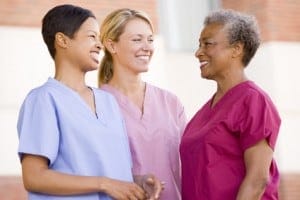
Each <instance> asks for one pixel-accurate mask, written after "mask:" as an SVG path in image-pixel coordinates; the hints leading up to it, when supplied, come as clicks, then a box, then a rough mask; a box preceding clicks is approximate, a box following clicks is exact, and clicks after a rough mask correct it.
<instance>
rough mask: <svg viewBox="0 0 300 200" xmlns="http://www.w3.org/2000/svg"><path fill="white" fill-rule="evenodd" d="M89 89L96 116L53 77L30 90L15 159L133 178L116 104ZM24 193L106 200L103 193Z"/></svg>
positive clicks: (59, 199) (36, 197) (38, 199)
mask: <svg viewBox="0 0 300 200" xmlns="http://www.w3.org/2000/svg"><path fill="white" fill-rule="evenodd" d="M91 89H92V91H93V93H94V98H95V106H96V114H95V113H94V112H93V111H92V110H91V109H90V107H89V106H88V105H87V104H86V102H85V101H84V100H83V99H82V98H81V97H80V95H79V94H78V93H76V92H75V91H73V90H72V89H70V88H69V87H67V86H65V85H63V84H62V83H60V82H58V81H57V80H55V79H52V78H49V79H48V81H47V82H46V83H45V84H44V85H42V86H40V87H38V88H35V89H33V90H32V91H31V92H30V93H29V94H28V95H27V97H26V99H25V101H24V103H23V105H22V107H21V110H20V113H19V120H18V125H17V128H18V134H19V149H18V153H19V155H20V158H21V157H22V155H23V154H33V155H40V156H43V157H45V158H47V159H48V160H49V168H50V169H52V170H55V171H58V172H62V173H66V174H71V175H81V176H105V177H109V178H113V179H118V180H124V181H130V182H132V172H131V167H132V163H131V156H130V151H129V145H128V138H127V134H126V132H125V126H124V122H123V118H122V117H121V112H120V110H119V107H118V104H117V102H116V100H115V99H114V97H113V96H112V95H110V94H109V93H107V92H105V91H101V90H99V89H96V88H91ZM45 181H47V180H45ZM57 181H59V180H57ZM28 197H29V199H30V200H43V199H47V200H48V199H53V200H54V199H55V200H66V199H70V200H71V199H73V200H75V199H80V200H111V198H110V197H109V196H107V195H105V194H103V193H90V194H84V195H75V196H53V195H46V194H38V193H31V192H29V194H28Z"/></svg>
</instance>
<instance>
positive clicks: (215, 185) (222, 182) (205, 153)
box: [180, 81, 281, 200]
mask: <svg viewBox="0 0 300 200" xmlns="http://www.w3.org/2000/svg"><path fill="white" fill-rule="evenodd" d="M211 103H212V99H210V100H209V101H208V102H207V103H206V104H205V105H204V106H203V107H202V108H201V109H200V110H199V111H198V112H197V113H196V115H195V116H194V117H193V118H192V119H191V121H190V122H189V123H188V125H187V127H186V129H185V131H184V135H183V137H182V141H181V144H180V156H181V161H182V197H183V198H182V199H183V200H195V199H197V200H201V199H213V200H219V199H220V200H223V199H236V196H237V193H238V190H239V187H240V184H241V182H242V180H243V179H244V177H245V171H246V169H245V165H244V157H243V156H244V152H245V150H246V149H248V148H249V147H252V146H253V145H255V144H256V143H257V142H258V141H260V140H263V139H266V141H267V142H268V144H269V145H270V147H271V148H272V149H273V150H274V147H275V143H276V139H277V136H278V132H279V127H280V122H281V120H280V117H279V115H278V112H277V110H276V108H275V106H274V105H273V103H272V101H271V99H270V98H269V97H268V96H267V94H266V93H265V92H263V91H262V90H261V89H260V88H259V87H258V86H256V85H255V84H254V83H253V82H251V81H246V82H243V83H240V84H239V85H237V86H235V87H233V88H232V89H230V90H229V91H228V92H227V93H226V94H225V95H224V96H223V97H222V99H221V100H220V101H219V102H218V103H217V104H216V105H215V106H214V107H213V108H212V107H211ZM269 173H270V175H269V176H270V178H269V182H268V185H267V186H266V190H265V192H264V194H263V197H262V199H263V200H275V199H278V184H279V173H278V169H277V166H276V164H275V161H274V160H272V163H271V166H270V169H269Z"/></svg>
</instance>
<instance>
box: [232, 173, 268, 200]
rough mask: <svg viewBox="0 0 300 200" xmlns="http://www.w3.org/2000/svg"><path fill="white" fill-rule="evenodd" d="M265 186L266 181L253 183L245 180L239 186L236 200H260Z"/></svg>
mask: <svg viewBox="0 0 300 200" xmlns="http://www.w3.org/2000/svg"><path fill="white" fill-rule="evenodd" d="M266 185H267V179H264V178H261V179H257V180H255V181H251V180H247V179H245V180H244V181H243V183H242V184H241V186H240V189H239V192H238V195H237V198H236V199H237V200H260V199H261V197H262V195H263V193H264V191H265V188H266Z"/></svg>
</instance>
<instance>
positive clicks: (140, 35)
mask: <svg viewBox="0 0 300 200" xmlns="http://www.w3.org/2000/svg"><path fill="white" fill-rule="evenodd" d="M131 36H139V37H143V36H144V35H143V34H132V35H131ZM147 37H153V34H151V35H148V36H147Z"/></svg>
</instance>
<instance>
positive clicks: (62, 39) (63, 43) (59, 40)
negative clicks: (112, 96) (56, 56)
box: [55, 32, 68, 48]
mask: <svg viewBox="0 0 300 200" xmlns="http://www.w3.org/2000/svg"><path fill="white" fill-rule="evenodd" d="M55 44H56V45H57V46H58V47H61V48H67V44H68V37H67V36H66V35H65V34H63V33H61V32H57V33H56V34H55Z"/></svg>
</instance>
